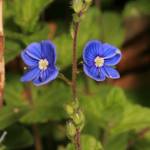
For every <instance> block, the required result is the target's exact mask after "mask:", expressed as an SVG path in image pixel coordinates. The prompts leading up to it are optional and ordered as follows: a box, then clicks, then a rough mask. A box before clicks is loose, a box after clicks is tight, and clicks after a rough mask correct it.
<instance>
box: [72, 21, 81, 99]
mask: <svg viewBox="0 0 150 150" xmlns="http://www.w3.org/2000/svg"><path fill="white" fill-rule="evenodd" d="M78 30H79V22H77V23H75V30H74V38H73V54H72V59H73V60H72V96H73V100H74V101H76V100H77V90H76V79H77V37H78Z"/></svg>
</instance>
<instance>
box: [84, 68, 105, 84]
mask: <svg viewBox="0 0 150 150" xmlns="http://www.w3.org/2000/svg"><path fill="white" fill-rule="evenodd" d="M83 70H84V72H85V74H86V75H87V76H89V77H90V78H92V79H94V80H96V81H104V80H105V79H106V77H105V75H104V73H103V71H102V70H101V68H97V67H95V66H92V67H89V66H87V65H83Z"/></svg>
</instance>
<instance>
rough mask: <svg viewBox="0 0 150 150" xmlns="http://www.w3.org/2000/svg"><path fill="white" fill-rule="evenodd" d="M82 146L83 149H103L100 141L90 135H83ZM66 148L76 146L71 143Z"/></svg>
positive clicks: (72, 148)
mask: <svg viewBox="0 0 150 150" xmlns="http://www.w3.org/2000/svg"><path fill="white" fill-rule="evenodd" d="M81 147H82V150H102V145H101V144H100V142H99V141H97V140H96V139H95V138H94V137H92V136H90V135H82V136H81ZM66 150H75V147H74V145H72V144H69V145H68V146H67V149H66Z"/></svg>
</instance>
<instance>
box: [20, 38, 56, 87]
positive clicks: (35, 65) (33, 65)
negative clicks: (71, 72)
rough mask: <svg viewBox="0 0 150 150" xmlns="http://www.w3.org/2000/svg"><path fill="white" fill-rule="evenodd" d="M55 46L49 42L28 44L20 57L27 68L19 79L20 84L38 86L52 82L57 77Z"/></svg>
mask: <svg viewBox="0 0 150 150" xmlns="http://www.w3.org/2000/svg"><path fill="white" fill-rule="evenodd" d="M55 49H56V48H55V45H54V44H53V43H52V42H50V41H49V40H45V41H41V42H40V43H32V44H30V45H29V46H28V47H27V48H26V49H25V50H24V51H23V52H22V53H21V57H22V59H23V61H24V63H25V64H26V65H27V66H28V71H27V72H26V73H25V74H24V76H23V77H22V78H21V81H22V82H30V81H32V82H33V84H34V85H36V86H40V85H44V84H47V83H48V82H50V81H52V80H54V79H55V78H56V77H57V75H58V69H57V67H56V66H55V63H56V50H55Z"/></svg>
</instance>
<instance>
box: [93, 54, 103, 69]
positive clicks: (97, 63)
mask: <svg viewBox="0 0 150 150" xmlns="http://www.w3.org/2000/svg"><path fill="white" fill-rule="evenodd" d="M94 62H95V66H96V67H102V66H103V64H104V58H102V57H99V56H97V57H96V58H95V60H94Z"/></svg>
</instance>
